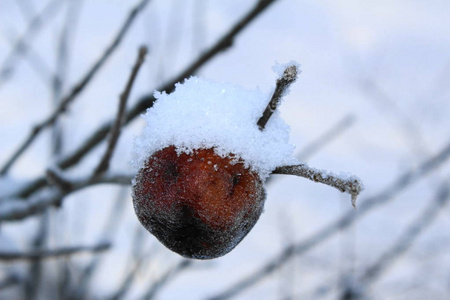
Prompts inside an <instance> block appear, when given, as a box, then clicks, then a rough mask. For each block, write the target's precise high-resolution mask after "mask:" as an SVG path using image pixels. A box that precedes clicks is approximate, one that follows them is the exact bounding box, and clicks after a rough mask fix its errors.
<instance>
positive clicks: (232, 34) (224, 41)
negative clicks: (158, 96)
mask: <svg viewBox="0 0 450 300" xmlns="http://www.w3.org/2000/svg"><path fill="white" fill-rule="evenodd" d="M275 1H277V0H262V1H259V2H258V3H257V5H256V6H255V7H253V8H252V9H251V10H250V11H249V12H248V13H247V14H246V15H245V16H244V17H243V18H242V19H240V20H239V21H238V22H237V23H236V24H235V25H234V26H233V27H232V28H231V29H230V30H229V31H228V32H227V33H226V34H224V36H223V37H222V38H220V39H219V40H218V41H217V42H216V43H215V44H214V45H213V46H212V47H211V48H209V49H208V50H207V51H205V52H204V53H203V54H202V55H201V56H200V57H199V58H198V59H196V60H195V61H194V62H193V63H192V64H191V65H189V66H188V67H187V68H186V69H185V70H184V71H182V72H181V73H180V74H178V75H177V76H176V77H175V79H174V80H172V81H170V82H168V83H166V84H164V85H162V86H161V87H159V88H158V89H157V90H159V91H166V92H167V93H170V92H172V91H173V89H174V87H175V84H176V83H177V82H180V81H182V80H184V79H185V78H188V77H189V76H191V75H193V74H194V73H195V72H196V71H197V70H198V69H199V68H200V67H202V66H203V65H205V64H206V63H207V62H209V61H210V60H211V59H212V58H213V57H214V56H216V55H217V54H218V53H220V52H222V51H224V50H226V49H227V48H229V47H230V46H231V45H232V44H233V41H234V39H235V38H236V36H237V35H238V34H239V33H240V32H241V31H242V30H243V29H244V28H245V27H246V26H248V25H249V24H250V22H251V21H253V20H254V19H255V18H256V17H257V16H259V15H260V14H261V13H262V12H264V10H265V9H266V8H267V7H269V5H270V4H272V3H274V2H275ZM154 101H155V98H154V97H153V94H150V95H147V96H144V97H142V98H141V99H140V100H139V101H138V102H137V103H136V104H135V105H134V106H133V107H132V108H131V109H130V110H129V111H128V112H127V116H126V119H125V124H129V123H130V122H131V121H132V120H133V119H134V118H136V117H137V116H139V115H140V114H141V113H143V112H144V111H145V110H146V109H148V108H150V107H152V106H153V103H154ZM112 123H113V121H108V122H105V123H104V124H103V125H101V126H100V127H99V128H97V129H96V130H93V131H92V134H91V135H90V136H89V137H88V138H87V139H86V140H85V141H84V142H83V143H82V144H81V145H80V146H79V147H78V148H77V149H76V150H74V151H73V152H72V153H71V154H69V155H67V156H65V157H64V158H63V159H61V160H60V161H59V163H58V166H59V167H60V168H61V169H66V168H69V167H72V166H74V165H75V164H77V163H78V162H79V161H80V160H81V159H82V158H83V157H85V156H86V155H87V154H88V153H89V152H90V151H91V150H92V149H93V148H94V147H95V146H97V145H98V144H99V143H100V142H101V141H102V140H103V139H104V138H105V137H106V136H107V134H108V132H109V131H110V129H111V126H112ZM46 183H47V182H46V180H45V177H39V178H37V179H35V180H33V181H31V182H30V183H29V184H28V185H27V186H25V187H24V188H23V189H21V190H20V191H19V192H18V193H17V194H16V195H15V196H17V197H21V198H22V197H28V196H30V195H31V194H32V193H34V192H36V191H37V190H39V189H40V188H42V187H44V186H45V185H46Z"/></svg>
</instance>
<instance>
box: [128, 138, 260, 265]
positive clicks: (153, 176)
mask: <svg viewBox="0 0 450 300" xmlns="http://www.w3.org/2000/svg"><path fill="white" fill-rule="evenodd" d="M233 156H234V155H230V156H228V157H225V158H223V157H221V156H219V155H217V154H216V153H215V152H214V149H211V148H209V149H197V150H194V151H193V152H192V153H190V154H186V153H177V150H176V148H175V147H174V146H169V147H166V148H164V149H162V150H160V151H158V152H156V153H154V154H153V155H151V156H150V157H149V158H148V159H147V161H146V162H145V164H144V166H143V167H142V168H141V169H140V170H139V171H138V173H137V175H136V178H135V181H134V184H133V186H132V189H133V194H132V195H133V205H134V209H135V212H136V215H137V217H138V219H139V221H140V222H141V224H142V225H143V226H144V227H145V228H146V229H147V230H148V231H149V232H150V233H152V234H153V235H154V236H155V237H156V238H157V239H158V240H159V241H160V242H161V243H162V244H164V245H165V246H166V247H167V248H169V249H170V250H172V251H174V252H176V253H178V254H180V255H182V256H184V257H187V258H195V259H212V258H217V257H220V256H223V255H225V254H227V253H228V252H230V251H231V250H232V249H233V248H234V247H236V245H237V244H239V242H240V241H241V240H242V239H243V238H244V237H245V236H246V235H247V233H248V232H249V231H250V230H251V229H252V228H253V226H254V225H255V224H256V221H257V220H258V219H259V217H260V215H261V213H262V211H263V208H264V201H265V196H266V193H265V188H264V184H263V183H262V181H261V179H260V177H259V175H258V174H257V173H255V172H253V171H251V170H250V169H248V168H246V167H245V166H244V164H243V163H242V161H239V160H236V159H235V158H233Z"/></svg>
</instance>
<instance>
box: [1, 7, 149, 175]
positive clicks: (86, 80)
mask: <svg viewBox="0 0 450 300" xmlns="http://www.w3.org/2000/svg"><path fill="white" fill-rule="evenodd" d="M148 2H149V0H142V1H141V2H140V3H139V4H138V5H137V6H136V7H135V8H133V9H132V10H131V12H130V13H129V15H128V17H127V19H126V20H125V23H124V24H123V25H122V27H121V28H120V30H119V32H118V33H117V35H116V36H115V38H114V39H113V41H112V43H111V44H110V45H109V46H108V47H107V48H106V49H105V51H104V52H103V54H102V55H101V57H100V58H99V59H98V60H97V62H96V63H95V64H94V65H93V66H92V67H91V69H90V70H89V71H88V72H87V73H86V74H85V75H84V77H83V78H82V79H81V80H80V82H78V83H77V84H76V85H75V86H74V87H73V88H72V90H71V92H70V93H69V94H68V95H67V96H65V97H64V98H63V99H62V100H61V102H60V104H59V106H58V107H57V108H56V109H55V110H54V111H53V112H52V113H51V114H50V115H49V116H48V117H47V118H45V119H44V120H43V121H41V122H40V123H39V124H37V125H36V126H34V128H33V129H32V130H31V132H30V133H29V135H28V137H27V138H26V139H25V141H24V142H23V143H22V145H20V146H19V148H18V149H17V150H16V151H15V152H14V153H13V155H12V156H11V157H10V158H9V159H8V160H7V162H6V164H5V165H4V166H3V168H2V169H1V171H0V175H4V174H6V173H7V172H8V170H9V169H10V168H11V166H12V165H13V164H14V163H15V162H16V161H17V159H18V158H19V157H20V156H21V155H22V154H23V153H24V152H25V150H27V149H28V147H29V146H30V145H31V143H32V142H33V141H34V140H35V139H36V138H37V136H38V135H39V133H40V132H42V130H43V129H45V128H47V127H48V126H50V125H52V124H53V123H54V122H55V121H56V120H57V119H58V117H59V116H60V115H61V114H62V113H63V112H65V111H66V110H67V107H68V106H69V104H70V103H71V102H72V101H73V100H74V99H75V98H76V97H77V96H78V95H79V94H80V93H81V92H82V91H83V89H84V88H85V87H86V86H87V85H88V83H89V82H90V80H91V79H92V78H93V77H94V76H95V75H96V74H97V72H98V71H99V70H100V68H101V67H102V66H103V65H104V64H105V62H106V61H107V60H108V58H109V57H110V56H111V54H113V53H114V51H115V50H116V49H117V47H118V46H119V45H120V43H121V41H122V40H123V37H124V36H125V34H126V33H127V32H128V29H129V28H130V27H131V24H133V21H134V20H135V19H136V16H137V15H138V14H139V13H140V12H141V11H142V10H143V9H144V8H145V6H146V5H147V4H148Z"/></svg>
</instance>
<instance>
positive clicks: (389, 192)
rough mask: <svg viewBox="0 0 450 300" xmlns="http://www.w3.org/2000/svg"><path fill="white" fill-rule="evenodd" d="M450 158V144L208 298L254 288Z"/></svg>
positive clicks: (226, 296) (218, 299) (221, 297)
mask: <svg viewBox="0 0 450 300" xmlns="http://www.w3.org/2000/svg"><path fill="white" fill-rule="evenodd" d="M449 157H450V143H448V144H447V145H446V147H444V148H443V149H442V150H441V151H440V152H439V153H438V154H437V155H435V156H433V157H431V158H429V159H428V160H426V161H425V162H423V163H422V164H421V165H420V166H419V167H418V168H415V169H413V170H410V171H409V172H406V173H404V174H403V175H401V176H399V177H398V178H397V180H395V181H393V183H392V184H391V185H389V186H388V187H387V188H386V189H384V190H383V191H381V192H380V193H378V194H377V195H374V196H372V197H369V198H366V199H365V201H361V204H360V205H359V208H358V213H356V214H355V213H354V212H348V213H345V214H343V215H342V216H341V217H340V218H338V219H337V220H336V221H334V222H332V223H331V224H329V225H328V226H325V227H324V228H322V229H321V230H319V232H317V233H316V234H314V235H313V236H312V237H310V238H308V239H306V240H303V241H300V242H298V243H296V244H295V245H293V246H289V247H286V248H285V249H284V250H283V251H281V253H279V254H278V255H277V256H276V257H275V258H273V259H271V260H270V261H268V262H267V263H266V264H264V265H263V266H262V267H260V268H259V269H258V270H256V271H254V272H253V273H252V274H250V275H249V276H247V277H245V278H244V279H243V280H240V281H239V282H237V283H236V284H234V285H232V286H231V287H229V288H227V289H225V290H224V291H223V292H221V293H218V294H217V295H216V296H213V297H210V298H208V299H209V300H224V299H230V298H231V297H233V296H236V295H238V294H240V293H242V292H243V291H244V290H246V289H248V288H250V287H252V286H254V285H255V284H257V283H258V282H260V281H261V280H262V279H264V278H266V277H267V276H268V275H270V274H272V273H273V272H274V271H275V270H277V269H278V268H280V266H282V265H283V264H285V263H287V262H288V261H289V260H290V259H291V258H292V257H294V256H295V255H300V254H304V253H306V252H307V251H309V250H311V249H313V248H314V247H316V246H318V245H320V244H321V243H323V242H324V241H326V240H328V239H329V238H330V237H332V236H334V235H335V234H336V233H338V232H340V231H341V230H342V229H345V228H348V227H349V226H351V225H352V224H353V223H355V221H356V220H358V219H360V218H362V217H363V216H364V215H365V214H366V213H368V212H370V211H372V210H373V209H374V208H376V207H381V206H382V205H384V204H387V203H389V201H391V200H392V199H393V198H394V197H395V196H396V195H398V194H399V193H400V192H402V191H403V190H405V189H406V188H408V187H409V186H411V185H412V184H414V183H415V182H417V181H418V180H419V179H421V178H422V177H424V176H426V175H428V174H430V173H431V172H432V171H434V170H435V169H437V168H438V167H440V166H441V165H442V164H444V162H446V161H447V160H448V159H449Z"/></svg>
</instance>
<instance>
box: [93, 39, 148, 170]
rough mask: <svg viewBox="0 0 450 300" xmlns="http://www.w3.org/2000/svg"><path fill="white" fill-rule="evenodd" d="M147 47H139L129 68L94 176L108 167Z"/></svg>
mask: <svg viewBox="0 0 450 300" xmlns="http://www.w3.org/2000/svg"><path fill="white" fill-rule="evenodd" d="M147 52H148V49H147V47H145V46H142V47H140V48H139V52H138V57H137V59H136V63H135V64H134V66H133V69H132V70H131V74H130V77H129V78H128V82H127V84H126V86H125V90H124V91H123V92H122V94H121V95H120V99H119V107H118V109H117V115H116V119H115V121H114V124H113V126H112V127H111V132H110V135H109V140H108V147H107V148H106V151H105V154H104V155H103V157H102V158H101V160H100V163H99V164H98V166H97V168H95V171H94V174H93V176H94V177H97V176H100V175H101V174H103V173H105V172H106V171H107V170H108V169H109V161H110V160H111V157H112V154H113V152H114V149H115V148H116V144H117V141H118V140H119V135H120V131H121V128H122V126H123V124H124V123H125V107H126V105H127V101H128V97H129V96H130V92H131V88H132V87H133V84H134V80H135V79H136V76H137V74H138V72H139V69H140V68H141V66H142V64H143V63H144V60H145V56H146V55H147Z"/></svg>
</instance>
